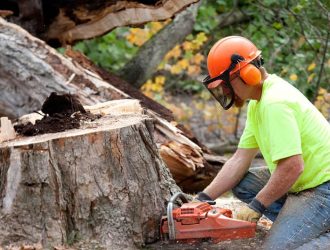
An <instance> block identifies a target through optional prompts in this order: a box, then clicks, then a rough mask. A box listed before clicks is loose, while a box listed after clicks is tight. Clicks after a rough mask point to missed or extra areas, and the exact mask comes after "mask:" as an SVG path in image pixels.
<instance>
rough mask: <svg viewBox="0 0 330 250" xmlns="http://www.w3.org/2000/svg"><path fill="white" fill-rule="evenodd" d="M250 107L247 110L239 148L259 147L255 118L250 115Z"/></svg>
mask: <svg viewBox="0 0 330 250" xmlns="http://www.w3.org/2000/svg"><path fill="white" fill-rule="evenodd" d="M250 114H251V112H250V107H249V108H248V111H247V118H246V122H245V128H244V131H243V134H242V136H241V138H240V140H239V143H238V148H258V143H257V141H256V138H255V135H254V129H253V128H254V125H253V119H252V118H251V117H250Z"/></svg>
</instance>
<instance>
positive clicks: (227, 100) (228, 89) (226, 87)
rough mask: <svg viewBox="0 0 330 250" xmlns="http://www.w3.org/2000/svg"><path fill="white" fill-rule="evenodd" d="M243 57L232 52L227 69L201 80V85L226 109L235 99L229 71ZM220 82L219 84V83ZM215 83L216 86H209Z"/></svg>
mask: <svg viewBox="0 0 330 250" xmlns="http://www.w3.org/2000/svg"><path fill="white" fill-rule="evenodd" d="M243 60H244V58H243V57H242V56H240V55H237V54H233V55H232V56H231V64H230V65H229V67H228V69H227V70H225V71H224V72H223V73H222V74H221V75H219V76H216V77H214V78H211V77H210V76H209V75H208V76H207V77H206V78H205V79H204V80H203V81H202V83H203V85H204V86H205V87H206V88H207V90H208V91H210V93H211V94H212V95H213V97H214V98H215V99H216V100H217V101H218V102H219V103H220V105H221V106H222V107H223V109H225V110H227V109H229V108H230V107H231V106H233V104H234V101H235V92H234V89H233V87H232V86H231V84H230V72H231V71H232V70H233V69H234V68H235V66H236V65H237V64H238V63H239V62H241V61H243ZM220 82H221V83H220ZM219 83H220V84H219ZM212 85H217V87H213V88H212V87H211V88H210V86H212Z"/></svg>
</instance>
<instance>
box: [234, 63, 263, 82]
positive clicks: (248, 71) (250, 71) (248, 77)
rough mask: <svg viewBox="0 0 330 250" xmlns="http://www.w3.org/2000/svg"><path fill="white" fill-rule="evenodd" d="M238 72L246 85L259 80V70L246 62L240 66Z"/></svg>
mask: <svg viewBox="0 0 330 250" xmlns="http://www.w3.org/2000/svg"><path fill="white" fill-rule="evenodd" d="M239 74H240V77H241V78H242V79H243V81H244V82H245V83H246V84H247V85H257V84H259V83H260V82H261V72H260V70H259V69H258V68H257V67H256V66H254V65H252V64H248V65H246V66H245V67H244V68H242V69H241V70H240V73H239Z"/></svg>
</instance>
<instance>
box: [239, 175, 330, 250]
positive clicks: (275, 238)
mask: <svg viewBox="0 0 330 250" xmlns="http://www.w3.org/2000/svg"><path fill="white" fill-rule="evenodd" d="M269 177H270V173H269V171H268V169H267V168H255V169H251V170H250V171H249V172H248V173H247V174H246V175H245V177H244V178H243V179H242V180H241V182H240V183H238V185H237V186H236V187H235V188H234V189H233V193H234V195H235V196H236V197H237V198H239V199H240V200H241V201H243V202H246V203H249V202H250V201H251V200H252V199H253V198H254V197H255V196H256V195H257V193H258V192H259V191H260V190H261V189H262V188H263V187H264V186H265V184H266V183H267V181H268V179H269ZM264 215H265V216H267V217H268V218H269V219H270V220H272V221H274V223H273V225H272V228H271V229H270V232H269V235H268V236H267V238H266V240H265V242H264V244H263V247H262V249H285V250H287V249H301V250H309V249H310V250H314V249H330V233H329V232H327V231H328V230H329V229H330V182H329V181H328V182H326V183H324V184H321V185H320V186H318V187H316V188H312V189H308V190H305V191H302V192H299V193H297V194H291V193H290V194H288V195H286V196H284V197H282V198H280V199H278V200H277V201H275V202H274V203H273V204H272V205H271V206H269V207H268V208H267V210H266V211H265V213H264Z"/></svg>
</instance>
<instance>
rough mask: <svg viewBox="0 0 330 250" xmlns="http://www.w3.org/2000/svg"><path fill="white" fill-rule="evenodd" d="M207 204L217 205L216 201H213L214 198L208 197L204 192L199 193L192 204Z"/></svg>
mask: <svg viewBox="0 0 330 250" xmlns="http://www.w3.org/2000/svg"><path fill="white" fill-rule="evenodd" d="M201 201H202V202H207V203H209V204H210V205H215V201H214V200H212V198H211V197H210V196H208V195H207V194H206V193H204V192H199V193H198V194H197V195H196V196H195V197H194V199H193V200H192V202H201Z"/></svg>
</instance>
